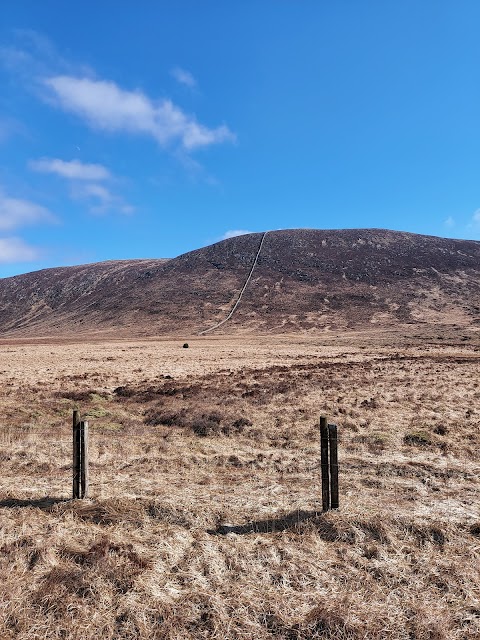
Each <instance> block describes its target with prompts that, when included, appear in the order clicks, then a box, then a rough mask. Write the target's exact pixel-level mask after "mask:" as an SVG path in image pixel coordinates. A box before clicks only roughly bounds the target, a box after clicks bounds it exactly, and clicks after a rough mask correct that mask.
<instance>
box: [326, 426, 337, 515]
mask: <svg viewBox="0 0 480 640" xmlns="http://www.w3.org/2000/svg"><path fill="white" fill-rule="evenodd" d="M337 432H338V430H337V425H336V424H329V425H328V439H329V443H330V508H331V509H338V448H337V443H338V437H337Z"/></svg>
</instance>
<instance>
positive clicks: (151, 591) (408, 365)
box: [0, 324, 480, 640]
mask: <svg viewBox="0 0 480 640" xmlns="http://www.w3.org/2000/svg"><path fill="white" fill-rule="evenodd" d="M406 327H407V328H405V327H401V326H399V327H397V328H395V329H383V330H382V329H379V328H378V327H377V326H375V325H371V326H370V328H369V329H368V330H364V331H356V332H346V331H345V332H338V333H335V332H333V331H330V332H326V333H325V334H323V335H300V334H292V335H276V336H275V335H270V336H268V335H263V336H260V337H258V336H254V335H243V336H238V335H237V336H219V337H215V336H210V337H202V338H195V337H191V336H186V339H188V344H189V348H188V349H186V348H183V346H182V345H183V343H184V341H185V338H184V337H182V339H180V338H174V339H173V338H170V339H167V338H165V339H162V340H154V339H151V340H139V339H131V340H126V339H125V340H116V341H105V340H101V339H97V340H84V341H81V342H79V341H77V342H75V341H74V340H73V339H71V338H70V339H69V340H64V341H62V340H61V339H60V337H58V338H57V340H40V339H38V338H37V339H25V338H23V339H18V340H15V339H9V340H3V341H2V343H1V344H0V363H1V367H0V383H1V386H0V388H1V392H0V415H1V422H0V424H1V431H0V435H1V441H0V471H1V489H0V491H1V495H0V567H1V576H2V580H1V583H0V602H1V604H0V637H1V638H2V639H3V638H5V639H6V640H8V639H9V638H12V639H13V638H21V639H33V638H35V639H39V638H44V639H47V638H48V639H50V638H52V639H53V638H72V639H78V640H80V639H81V640H89V639H93V638H95V639H98V638H102V639H103V638H106V639H112V640H113V639H118V640H120V639H122V640H123V639H127V638H128V639H132V640H133V639H137V638H138V639H145V640H146V639H152V638H158V639H163V638H165V639H167V638H168V639H172V640H173V639H176V640H177V639H178V640H179V639H197V638H214V639H230V638H231V639H234V638H235V639H240V638H242V639H252V640H253V639H259V640H263V639H268V638H283V639H285V640H287V639H288V640H292V639H295V640H307V639H313V638H319V639H320V638H330V639H349V640H360V639H367V638H368V639H372V640H380V639H387V638H388V639H392V640H407V639H408V640H413V639H415V640H460V639H462V640H463V639H465V640H466V639H467V638H478V637H480V586H479V585H480V512H479V497H480V480H479V471H480V464H479V460H478V451H479V445H480V432H479V422H480V386H479V382H480V381H479V376H478V371H479V360H480V335H479V332H478V331H476V330H475V325H470V326H468V327H467V326H464V327H462V328H459V327H454V326H453V325H450V326H443V327H437V328H436V329H435V328H434V327H433V325H429V324H423V325H419V326H414V325H406ZM74 408H79V409H80V410H81V411H82V413H83V415H84V416H85V417H86V418H88V420H89V422H90V429H91V436H90V454H91V468H90V472H91V497H90V499H88V500H77V501H71V500H69V499H68V498H69V496H70V491H71V449H72V448H71V429H70V421H71V412H72V410H73V409H74ZM320 414H326V415H327V416H329V418H330V420H331V421H334V422H336V423H337V424H338V425H339V430H340V487H341V492H340V500H341V502H340V510H339V511H334V512H329V513H327V514H322V513H321V512H320V500H319V499H320V482H319V443H318V417H319V415H320Z"/></svg>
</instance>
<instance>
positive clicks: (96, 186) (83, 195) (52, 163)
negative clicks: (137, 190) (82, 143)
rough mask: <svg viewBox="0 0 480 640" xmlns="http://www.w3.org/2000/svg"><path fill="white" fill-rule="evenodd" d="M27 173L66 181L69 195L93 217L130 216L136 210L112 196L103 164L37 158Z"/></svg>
mask: <svg viewBox="0 0 480 640" xmlns="http://www.w3.org/2000/svg"><path fill="white" fill-rule="evenodd" d="M28 165H29V167H30V169H32V170H33V171H39V172H42V173H51V174H54V175H58V176H60V177H61V178H64V179H65V180H67V182H68V183H69V185H70V195H71V197H72V198H73V199H75V200H85V201H87V202H88V206H89V210H90V211H91V212H92V213H107V212H110V211H119V212H120V213H133V212H134V211H135V207H133V206H132V205H130V204H128V202H126V201H125V200H124V199H123V198H122V196H120V195H117V194H115V193H114V192H113V191H112V190H111V188H110V186H108V187H107V186H105V181H110V182H113V181H115V180H116V179H115V177H114V176H113V174H112V173H111V171H110V170H109V169H107V167H105V166H103V165H102V164H93V163H86V162H81V161H80V160H69V161H67V160H61V159H60V158H40V159H39V160H31V161H30V162H29V163H28Z"/></svg>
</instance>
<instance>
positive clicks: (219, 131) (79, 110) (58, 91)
mask: <svg viewBox="0 0 480 640" xmlns="http://www.w3.org/2000/svg"><path fill="white" fill-rule="evenodd" d="M44 85H45V86H46V87H47V88H48V89H50V90H51V91H52V93H53V96H54V98H55V101H56V103H57V104H58V105H59V106H60V107H61V108H63V109H65V110H66V111H69V112H71V113H74V114H75V115H77V116H79V117H80V118H82V119H84V120H85V121H86V122H87V123H88V124H89V125H90V126H91V127H92V128H94V129H100V130H104V131H111V132H117V131H121V132H126V133H133V134H143V135H148V136H151V137H153V138H154V139H155V140H156V141H157V142H158V143H159V144H160V145H162V146H165V145H168V144H169V143H173V142H175V141H179V142H180V144H181V145H182V146H183V147H184V148H185V149H188V150H192V149H195V148H198V147H202V146H208V145H211V144H219V143H221V142H227V141H233V140H235V135H234V134H233V133H232V132H231V131H230V130H229V129H228V127H227V126H225V125H222V126H220V127H217V128H216V129H209V128H208V127H206V126H204V125H202V124H200V123H198V122H197V121H196V120H195V118H194V117H193V116H189V115H187V114H185V113H184V112H183V111H182V110H181V109H180V108H179V107H177V106H176V105H174V104H173V103H172V102H171V101H170V100H159V101H153V100H151V99H150V98H149V97H148V96H146V95H145V94H144V93H142V92H141V91H138V90H137V91H125V90H124V89H121V88H120V87H119V86H118V85H116V84H115V83H114V82H107V81H104V80H91V79H90V78H87V77H83V78H78V77H73V76H67V75H63V76H54V77H50V78H47V79H45V80H44Z"/></svg>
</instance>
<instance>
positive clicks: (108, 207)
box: [72, 183, 135, 214]
mask: <svg viewBox="0 0 480 640" xmlns="http://www.w3.org/2000/svg"><path fill="white" fill-rule="evenodd" d="M72 195H73V197H74V198H76V199H78V200H86V201H88V202H89V208H90V211H91V212H92V213H107V212H109V211H119V212H120V213H125V214H129V213H133V212H134V211H135V207H133V206H132V205H130V204H128V202H125V200H124V199H123V198H122V197H120V196H118V195H116V194H115V193H113V192H112V191H111V190H110V189H108V188H107V187H106V186H105V185H103V184H96V183H87V184H79V185H75V186H74V187H73V188H72Z"/></svg>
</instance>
